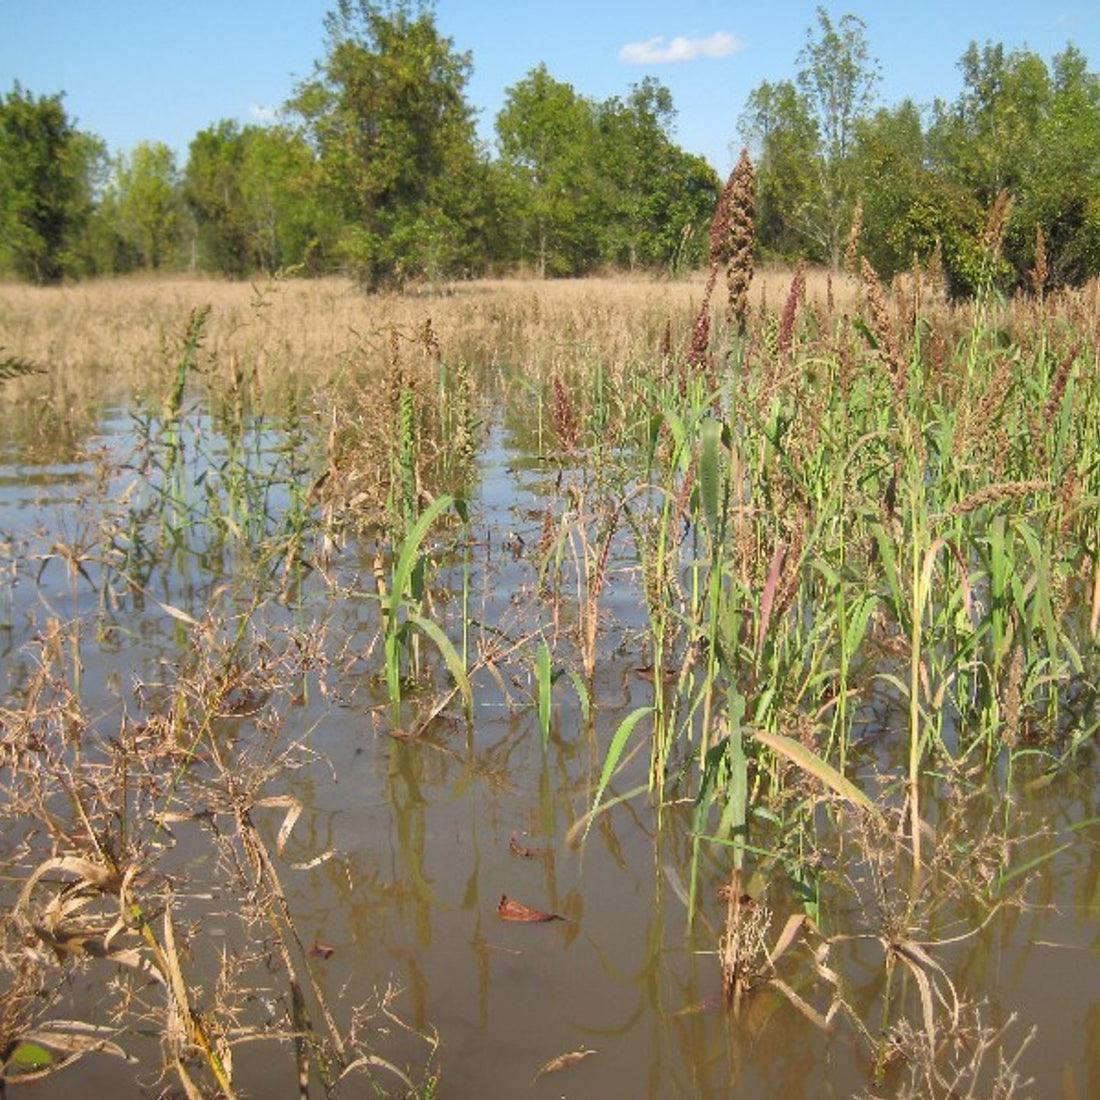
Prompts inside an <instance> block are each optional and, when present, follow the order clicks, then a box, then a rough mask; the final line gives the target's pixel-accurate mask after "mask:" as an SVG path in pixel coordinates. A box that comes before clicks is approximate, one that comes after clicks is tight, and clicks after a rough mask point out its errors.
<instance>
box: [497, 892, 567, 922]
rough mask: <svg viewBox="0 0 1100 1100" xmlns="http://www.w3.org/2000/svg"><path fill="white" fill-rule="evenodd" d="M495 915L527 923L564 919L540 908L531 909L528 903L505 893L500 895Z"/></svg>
mask: <svg viewBox="0 0 1100 1100" xmlns="http://www.w3.org/2000/svg"><path fill="white" fill-rule="evenodd" d="M497 916H499V917H500V919H501V920H515V921H525V922H527V923H529V924H536V923H538V922H539V921H549V920H565V918H564V917H559V916H558V914H557V913H544V912H543V911H542V910H541V909H532V908H531V907H530V906H529V905H524V904H523V902H521V901H516V900H515V898H510V897H509V896H508V895H507V894H501V895H500V904H499V905H498V906H497Z"/></svg>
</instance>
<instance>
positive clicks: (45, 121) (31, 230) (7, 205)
mask: <svg viewBox="0 0 1100 1100" xmlns="http://www.w3.org/2000/svg"><path fill="white" fill-rule="evenodd" d="M102 153H103V147H102V143H101V142H99V141H98V139H95V138H92V137H91V136H90V135H86V134H82V133H81V132H80V131H79V130H77V129H76V127H75V125H74V124H73V123H72V121H71V120H70V119H69V117H68V115H67V114H66V112H65V107H64V105H63V104H62V96H61V95H53V96H38V97H36V96H34V95H33V94H32V93H30V92H28V91H25V90H24V89H23V88H22V86H21V85H20V84H19V83H18V82H16V83H15V85H14V87H13V88H12V90H11V92H10V93H8V94H7V95H5V96H2V97H0V266H8V267H10V268H11V269H12V270H14V271H15V273H16V274H18V275H21V276H23V277H24V278H30V279H33V280H34V281H35V282H37V283H54V282H57V281H58V280H60V279H61V277H62V276H63V275H64V274H65V273H66V270H73V269H75V268H76V266H77V261H76V257H75V254H74V251H73V249H74V247H75V246H76V244H77V240H78V237H79V235H80V233H81V231H82V230H83V228H84V225H85V224H86V222H87V219H88V215H89V213H90V211H91V208H92V188H91V183H92V177H93V172H94V169H95V165H96V162H97V160H98V158H99V157H101V156H102Z"/></svg>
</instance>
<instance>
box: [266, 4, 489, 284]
mask: <svg viewBox="0 0 1100 1100" xmlns="http://www.w3.org/2000/svg"><path fill="white" fill-rule="evenodd" d="M325 27H326V31H327V34H328V44H327V53H326V56H325V58H324V60H322V61H321V62H319V64H318V66H317V71H316V74H315V75H314V77H313V79H311V80H308V81H305V82H304V83H302V84H301V85H299V87H298V88H297V90H296V93H295V95H294V97H293V98H292V99H291V101H290V102H289V104H288V107H289V109H290V110H291V111H292V112H294V113H295V114H296V115H298V116H299V117H300V118H301V119H302V120H303V122H304V125H305V127H306V132H307V133H308V135H309V138H310V141H311V142H312V144H313V146H314V148H315V150H316V152H317V156H318V158H319V161H320V166H321V171H322V181H323V186H324V188H325V190H326V193H327V194H328V195H329V196H330V198H331V200H332V201H333V202H334V203H336V204H337V206H338V209H339V210H340V212H341V214H342V216H343V217H344V219H345V221H346V226H347V227H346V230H345V232H344V234H343V236H342V240H341V242H340V247H341V249H342V253H343V256H344V258H345V260H346V262H347V263H348V265H349V267H350V268H351V269H352V270H353V271H354V272H355V274H356V275H357V276H358V278H359V279H360V281H361V282H362V283H363V284H364V285H366V286H368V287H375V286H379V285H381V284H384V283H387V282H401V281H403V280H404V279H406V278H416V277H419V276H424V275H434V274H442V273H445V272H448V271H452V270H455V269H458V268H461V267H463V266H465V265H466V264H468V263H469V262H470V259H471V255H472V253H471V249H470V245H471V234H473V233H474V232H475V231H476V226H477V219H476V218H475V217H473V216H472V214H473V208H472V202H473V200H474V198H475V197H476V189H475V185H476V184H479V183H480V182H481V178H482V177H481V166H480V165H479V158H478V149H477V144H476V140H475V133H474V121H473V111H472V108H471V107H470V105H469V104H468V102H467V101H466V98H465V89H466V84H467V81H468V79H469V75H470V72H471V61H470V55H469V54H467V53H459V52H456V50H455V48H454V44H453V42H452V40H451V39H449V38H445V37H443V36H442V35H440V33H439V31H438V29H437V27H436V23H435V17H434V10H433V5H432V4H431V3H429V2H428V0H391V2H389V3H372V2H370V0H340V3H339V4H338V5H337V7H336V9H335V10H334V11H332V12H330V13H329V15H328V16H327V17H326V20H325Z"/></svg>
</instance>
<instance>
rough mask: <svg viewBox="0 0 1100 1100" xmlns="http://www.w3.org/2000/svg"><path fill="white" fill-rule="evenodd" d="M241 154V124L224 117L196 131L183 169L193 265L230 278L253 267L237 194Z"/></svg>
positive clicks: (241, 162)
mask: <svg viewBox="0 0 1100 1100" xmlns="http://www.w3.org/2000/svg"><path fill="white" fill-rule="evenodd" d="M244 152H245V139H244V137H243V135H242V132H241V129H240V127H239V126H238V125H237V123H235V122H233V121H231V120H229V119H223V120H222V121H221V122H219V123H217V124H216V125H214V126H209V127H207V128H206V129H205V130H201V131H200V132H199V133H198V134H196V135H195V137H194V138H193V139H192V141H191V145H190V148H189V150H188V157H187V168H186V169H185V171H184V185H183V193H184V199H185V201H186V203H187V206H188V209H189V210H190V212H191V215H192V217H193V219H194V223H195V233H196V239H195V252H196V259H197V263H198V266H200V267H202V268H205V269H207V270H213V271H218V272H220V273H222V274H225V275H232V276H241V275H246V274H248V272H249V271H250V269H251V267H252V262H251V257H250V254H249V246H248V225H247V215H246V213H245V208H244V199H243V197H242V194H241V175H242V164H243V162H244Z"/></svg>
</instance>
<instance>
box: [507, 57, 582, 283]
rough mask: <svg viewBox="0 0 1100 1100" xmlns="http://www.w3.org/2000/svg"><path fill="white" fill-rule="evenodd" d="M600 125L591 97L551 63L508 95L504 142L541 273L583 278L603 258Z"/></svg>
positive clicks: (527, 245)
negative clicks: (597, 218)
mask: <svg viewBox="0 0 1100 1100" xmlns="http://www.w3.org/2000/svg"><path fill="white" fill-rule="evenodd" d="M596 127H597V121H596V108H595V105H594V104H593V103H592V102H591V100H589V99H586V98H585V97H583V96H581V95H579V94H578V93H577V92H576V91H575V90H574V88H573V86H572V85H571V84H566V83H564V82H562V81H560V80H555V79H554V77H552V76H551V75H550V73H549V72H548V71H547V68H546V66H545V65H539V66H538V67H537V68H535V69H532V70H531V71H530V72H529V73H528V74H527V76H526V77H524V79H523V80H521V81H520V82H519V83H518V84H514V85H513V86H512V87H511V88H509V89H507V91H506V92H505V101H504V107H503V108H502V109H501V111H500V112H499V114H498V115H497V118H496V132H497V144H498V146H499V148H500V155H501V159H502V160H503V162H504V164H505V165H506V167H507V169H508V170H509V171H510V172H511V173H512V175H513V179H514V180H515V182H516V187H517V191H518V195H517V198H518V207H517V213H518V214H519V216H520V218H521V221H522V223H523V234H522V240H523V254H524V257H525V258H528V259H529V260H530V261H531V262H533V263H534V265H535V268H536V270H537V271H538V273H539V275H540V276H545V275H547V274H552V275H572V274H577V273H579V272H581V271H583V270H585V268H587V267H588V266H590V265H591V264H592V263H594V262H595V260H596V258H597V257H598V255H599V242H598V239H597V237H596V234H595V229H596V227H595V225H594V222H593V219H592V217H591V214H592V211H593V203H594V200H595V195H596V188H597V164H596V162H595V156H594V154H595V148H596Z"/></svg>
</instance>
